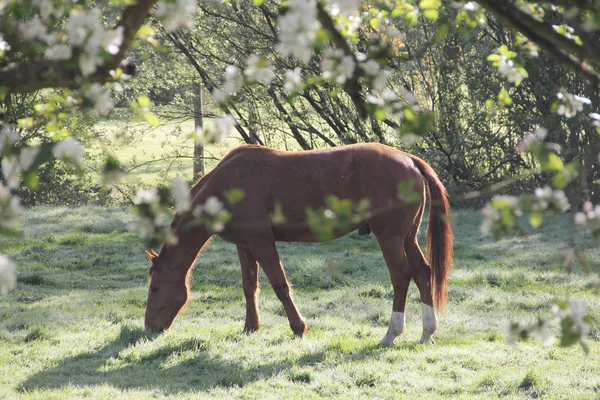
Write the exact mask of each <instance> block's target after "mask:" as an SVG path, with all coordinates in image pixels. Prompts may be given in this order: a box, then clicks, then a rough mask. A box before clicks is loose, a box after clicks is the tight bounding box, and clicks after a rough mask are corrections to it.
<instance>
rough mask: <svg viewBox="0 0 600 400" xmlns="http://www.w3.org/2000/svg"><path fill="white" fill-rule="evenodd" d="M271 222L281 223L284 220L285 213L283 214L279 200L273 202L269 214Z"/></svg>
mask: <svg viewBox="0 0 600 400" xmlns="http://www.w3.org/2000/svg"><path fill="white" fill-rule="evenodd" d="M270 217H271V222H272V223H274V224H283V223H284V222H285V215H283V208H282V207H281V203H280V202H276V203H275V209H274V210H273V212H272V213H271V215H270Z"/></svg>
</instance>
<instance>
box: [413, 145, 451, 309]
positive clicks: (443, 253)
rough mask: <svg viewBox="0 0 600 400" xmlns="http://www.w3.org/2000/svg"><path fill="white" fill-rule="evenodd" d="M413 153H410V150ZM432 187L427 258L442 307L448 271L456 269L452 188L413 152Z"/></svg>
mask: <svg viewBox="0 0 600 400" xmlns="http://www.w3.org/2000/svg"><path fill="white" fill-rule="evenodd" d="M409 155H410V154H409ZM410 158H411V159H412V160H413V162H414V163H415V165H416V167H417V168H418V169H419V171H420V172H421V174H422V175H423V177H424V178H425V180H426V181H427V188H428V190H429V203H430V204H429V226H428V227H427V259H428V260H429V265H430V266H431V283H432V288H433V300H434V303H435V307H436V308H437V309H438V310H439V311H443V310H444V306H445V305H446V299H447V298H448V274H449V272H450V270H451V269H452V251H453V249H452V242H453V240H454V239H453V236H452V228H451V227H450V223H449V222H448V212H449V211H450V204H449V203H448V192H447V191H446V188H445V187H444V185H443V184H442V182H441V181H440V178H439V177H438V175H437V174H436V173H435V171H434V170H433V168H431V166H429V164H427V163H426V162H425V161H423V160H421V159H420V158H418V157H416V156H413V155H410Z"/></svg>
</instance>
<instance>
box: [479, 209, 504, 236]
mask: <svg viewBox="0 0 600 400" xmlns="http://www.w3.org/2000/svg"><path fill="white" fill-rule="evenodd" d="M481 216H482V218H481V225H480V226H479V231H480V232H481V233H482V234H484V235H487V234H489V233H490V232H491V230H492V227H493V226H494V222H496V221H497V220H499V219H500V212H499V211H498V210H497V209H496V208H494V207H492V206H491V205H489V204H486V205H485V207H483V209H482V210H481Z"/></svg>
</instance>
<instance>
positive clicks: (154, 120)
mask: <svg viewBox="0 0 600 400" xmlns="http://www.w3.org/2000/svg"><path fill="white" fill-rule="evenodd" d="M144 118H145V119H146V121H147V122H148V123H149V124H150V125H151V126H153V127H155V128H156V127H157V126H158V124H159V123H160V121H159V119H158V117H157V116H156V115H155V114H153V113H151V112H147V113H145V114H144Z"/></svg>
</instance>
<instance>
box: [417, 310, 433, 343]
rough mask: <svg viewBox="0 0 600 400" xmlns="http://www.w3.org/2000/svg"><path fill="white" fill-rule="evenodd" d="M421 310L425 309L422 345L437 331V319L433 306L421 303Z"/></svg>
mask: <svg viewBox="0 0 600 400" xmlns="http://www.w3.org/2000/svg"><path fill="white" fill-rule="evenodd" d="M421 308H422V309H423V336H421V340H420V343H426V342H429V340H430V339H431V336H432V335H433V334H434V333H435V331H436V330H437V319H436V317H435V311H434V310H433V307H432V306H430V305H427V304H425V303H421Z"/></svg>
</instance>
